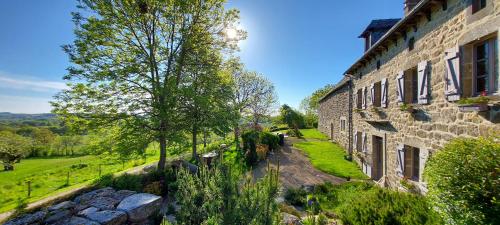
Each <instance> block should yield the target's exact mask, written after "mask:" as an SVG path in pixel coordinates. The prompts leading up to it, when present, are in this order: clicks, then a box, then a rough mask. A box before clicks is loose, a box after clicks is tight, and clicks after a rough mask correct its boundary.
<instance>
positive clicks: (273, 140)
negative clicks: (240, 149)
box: [260, 132, 280, 151]
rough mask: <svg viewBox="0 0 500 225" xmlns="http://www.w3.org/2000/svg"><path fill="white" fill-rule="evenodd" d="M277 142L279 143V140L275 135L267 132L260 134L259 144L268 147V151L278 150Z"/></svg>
mask: <svg viewBox="0 0 500 225" xmlns="http://www.w3.org/2000/svg"><path fill="white" fill-rule="evenodd" d="M279 141H280V138H279V137H278V135H276V134H273V133H269V132H262V133H261V134H260V143H261V144H265V145H267V146H269V150H271V151H274V150H277V149H278V146H279V145H278V143H279Z"/></svg>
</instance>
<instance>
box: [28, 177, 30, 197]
mask: <svg viewBox="0 0 500 225" xmlns="http://www.w3.org/2000/svg"><path fill="white" fill-rule="evenodd" d="M30 196H31V180H29V181H28V198H29V197H30Z"/></svg>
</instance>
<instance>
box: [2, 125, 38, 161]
mask: <svg viewBox="0 0 500 225" xmlns="http://www.w3.org/2000/svg"><path fill="white" fill-rule="evenodd" d="M30 142H31V141H30V139H29V138H26V137H23V136H21V135H17V134H15V133H12V132H9V131H0V160H1V161H2V162H3V165H4V169H5V170H14V166H13V164H14V163H15V162H18V161H19V160H20V159H21V158H22V157H24V156H26V155H28V153H29V147H30V144H31V143H30Z"/></svg>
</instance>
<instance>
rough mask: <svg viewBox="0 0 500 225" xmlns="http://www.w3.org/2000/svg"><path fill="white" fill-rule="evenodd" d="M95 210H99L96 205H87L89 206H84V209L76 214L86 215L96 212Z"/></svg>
mask: <svg viewBox="0 0 500 225" xmlns="http://www.w3.org/2000/svg"><path fill="white" fill-rule="evenodd" d="M97 211H99V209H98V208H96V207H89V208H86V209H84V210H82V211H80V212H78V213H77V215H78V216H83V217H87V216H88V215H89V214H91V213H96V212H97Z"/></svg>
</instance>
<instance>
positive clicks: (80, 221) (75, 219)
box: [67, 216, 100, 225]
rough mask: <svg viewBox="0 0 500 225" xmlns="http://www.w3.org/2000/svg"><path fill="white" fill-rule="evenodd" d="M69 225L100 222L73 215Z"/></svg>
mask: <svg viewBox="0 0 500 225" xmlns="http://www.w3.org/2000/svg"><path fill="white" fill-rule="evenodd" d="M67 225H100V223H98V222H95V221H92V220H89V219H86V218H82V217H77V216H73V217H71V219H70V220H69V221H68V223H67Z"/></svg>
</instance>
